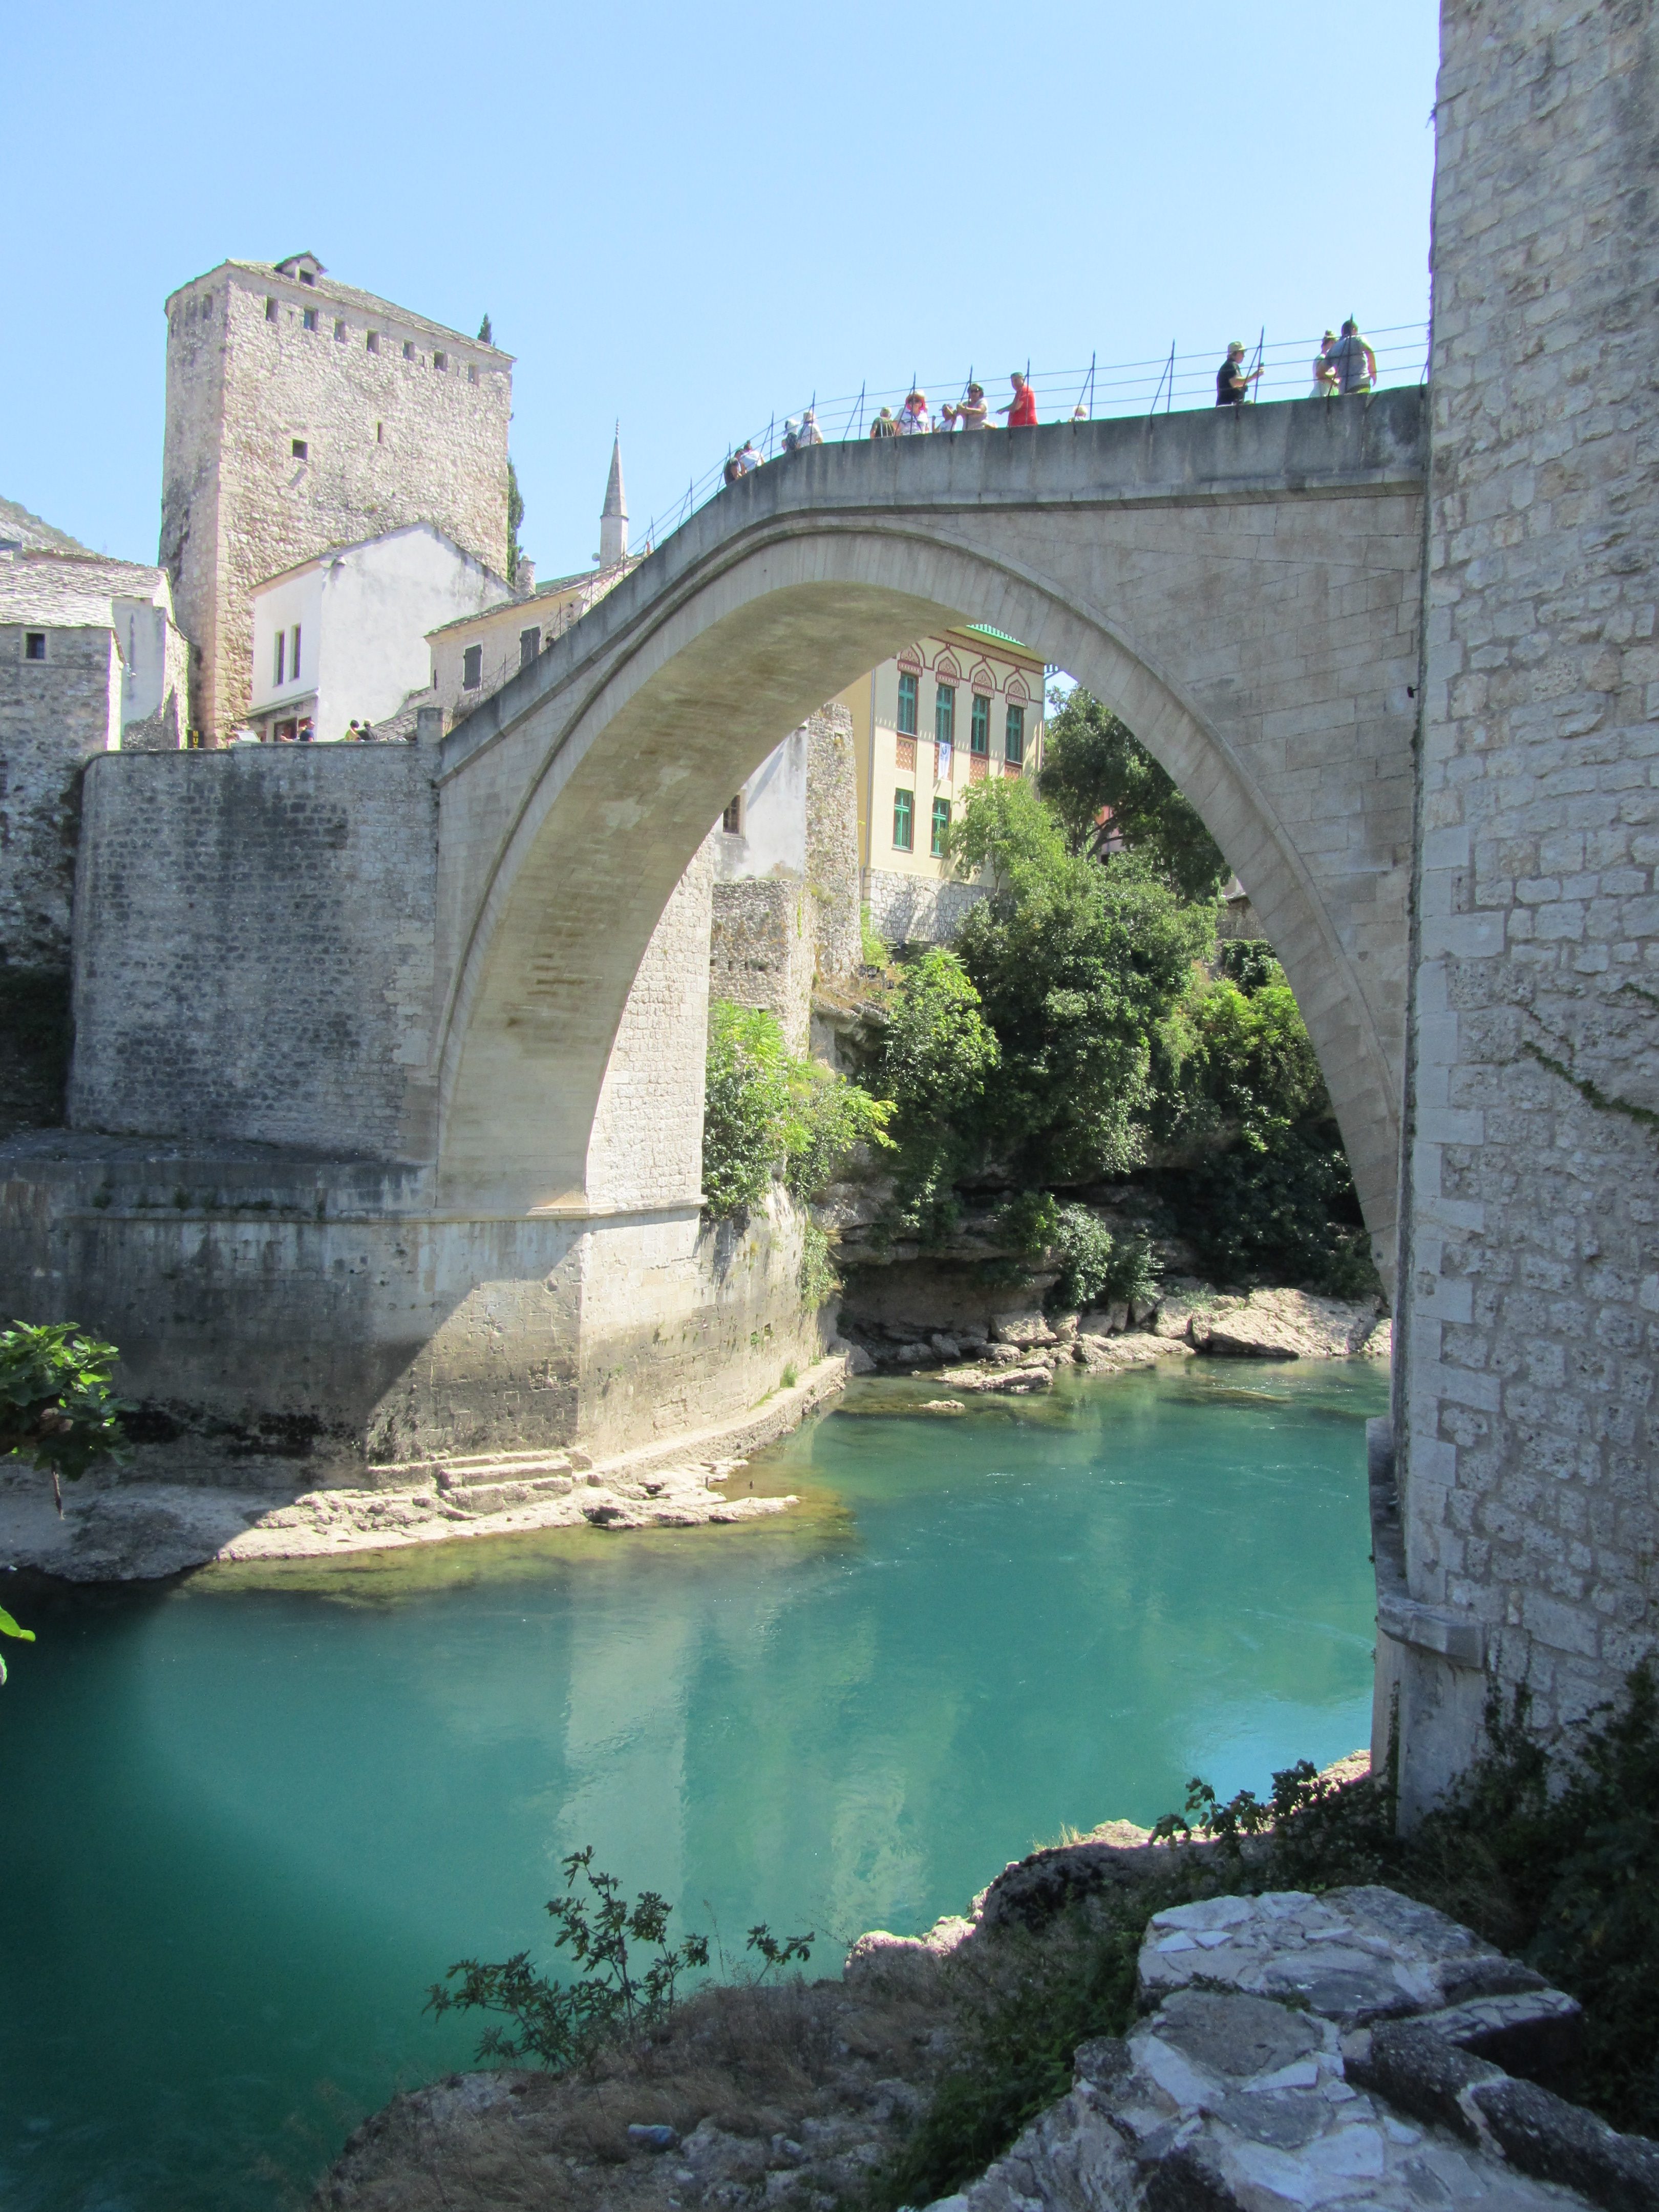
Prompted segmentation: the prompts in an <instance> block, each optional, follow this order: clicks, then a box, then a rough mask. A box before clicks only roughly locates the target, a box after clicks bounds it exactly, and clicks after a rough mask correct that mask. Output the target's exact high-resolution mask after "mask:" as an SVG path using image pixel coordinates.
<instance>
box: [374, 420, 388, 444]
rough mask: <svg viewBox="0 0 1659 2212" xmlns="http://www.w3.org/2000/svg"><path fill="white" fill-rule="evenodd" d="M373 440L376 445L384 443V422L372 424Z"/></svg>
mask: <svg viewBox="0 0 1659 2212" xmlns="http://www.w3.org/2000/svg"><path fill="white" fill-rule="evenodd" d="M374 442H375V444H376V445H377V446H383V445H385V443H386V424H385V423H384V422H377V423H376V424H375V425H374Z"/></svg>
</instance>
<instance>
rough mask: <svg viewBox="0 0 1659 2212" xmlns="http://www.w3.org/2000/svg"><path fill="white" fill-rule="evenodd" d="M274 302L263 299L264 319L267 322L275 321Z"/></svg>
mask: <svg viewBox="0 0 1659 2212" xmlns="http://www.w3.org/2000/svg"><path fill="white" fill-rule="evenodd" d="M265 320H266V321H267V322H268V323H274V322H275V321H276V301H275V300H267V301H265Z"/></svg>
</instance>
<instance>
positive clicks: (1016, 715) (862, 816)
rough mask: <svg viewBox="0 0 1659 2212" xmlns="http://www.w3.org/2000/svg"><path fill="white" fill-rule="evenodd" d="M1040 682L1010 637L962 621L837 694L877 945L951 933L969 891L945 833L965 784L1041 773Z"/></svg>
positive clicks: (1038, 667) (1028, 656) (1034, 663)
mask: <svg viewBox="0 0 1659 2212" xmlns="http://www.w3.org/2000/svg"><path fill="white" fill-rule="evenodd" d="M1044 674H1045V671H1044V667H1043V664H1042V661H1041V660H1040V659H1038V658H1037V657H1036V654H1035V653H1031V652H1030V651H1029V650H1028V649H1027V648H1026V647H1024V646H1023V645H1021V644H1019V643H1018V641H1016V640H1015V639H1013V638H1011V637H1006V636H1005V635H1003V634H1002V632H1001V631H1000V630H994V629H984V628H982V627H981V625H979V624H978V623H969V624H967V625H966V626H964V627H963V629H950V630H945V631H944V632H943V633H942V634H941V635H939V636H938V637H925V638H921V639H920V640H918V641H917V642H916V643H915V645H912V646H907V647H905V649H904V651H903V652H902V653H899V654H897V655H896V657H895V658H894V659H891V660H884V661H883V663H882V664H881V665H880V667H878V668H873V669H872V670H871V671H870V673H869V675H868V676H861V677H860V678H859V679H858V681H857V682H856V683H855V684H848V687H847V689H846V690H844V691H843V692H842V693H841V694H840V695H839V697H838V699H837V702H836V703H837V704H838V705H840V706H843V707H845V708H847V709H848V712H849V713H850V714H851V715H852V717H853V732H854V759H855V761H856V763H857V768H858V787H859V829H858V836H859V864H860V870H861V872H862V894H863V897H864V901H865V903H866V905H867V906H868V908H869V909H870V920H871V923H872V927H874V928H875V930H876V932H877V933H878V935H880V936H882V937H884V938H887V939H890V940H892V941H901V940H902V939H928V940H931V941H933V942H935V943H938V942H941V941H943V940H945V939H949V938H951V937H952V936H954V934H955V933H956V927H957V922H958V921H960V919H961V916H962V912H963V909H964V908H966V907H967V906H968V905H969V904H970V903H971V902H972V901H973V900H974V899H975V897H976V896H979V893H978V891H977V890H976V888H975V886H974V885H973V884H959V883H957V882H956V881H955V880H954V879H953V878H952V876H951V866H950V863H949V862H948V861H947V860H945V857H944V854H943V852H942V847H943V844H944V839H945V830H946V829H948V828H949V826H950V824H951V823H952V822H953V821H954V820H956V819H957V817H958V815H959V814H960V813H961V811H962V807H963V802H964V800H965V799H967V796H968V794H969V792H970V791H971V790H972V789H973V787H974V786H975V784H978V783H983V782H985V781H987V780H988V779H989V778H991V777H994V776H1007V775H1025V774H1027V773H1029V772H1031V771H1033V770H1035V769H1036V768H1037V767H1038V766H1039V765H1040V763H1041V761H1042V703H1043V679H1044Z"/></svg>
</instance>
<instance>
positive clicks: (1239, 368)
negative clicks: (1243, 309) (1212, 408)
mask: <svg viewBox="0 0 1659 2212" xmlns="http://www.w3.org/2000/svg"><path fill="white" fill-rule="evenodd" d="M1260 375H1261V370H1260V369H1259V368H1249V369H1247V368H1245V366H1244V341H1243V339H1242V338H1235V339H1234V340H1233V342H1232V343H1231V345H1230V346H1229V347H1228V349H1227V358H1226V360H1225V361H1224V362H1222V364H1221V366H1220V368H1218V369H1217V371H1216V373H1215V404H1216V405H1217V406H1218V407H1242V406H1243V404H1244V402H1245V399H1246V398H1247V397H1248V396H1249V389H1250V386H1252V385H1253V384H1254V383H1255V380H1256V379H1257V377H1258V376H1260Z"/></svg>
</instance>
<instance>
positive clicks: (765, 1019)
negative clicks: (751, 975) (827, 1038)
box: [702, 1000, 891, 1220]
mask: <svg viewBox="0 0 1659 2212" xmlns="http://www.w3.org/2000/svg"><path fill="white" fill-rule="evenodd" d="M890 1113H891V1109H890V1106H889V1105H888V1104H887V1103H886V1102H885V1101H884V1100H882V1099H878V1098H872V1097H871V1096H870V1094H869V1093H868V1092H867V1091H863V1090H861V1089H860V1087H859V1085H857V1084H854V1083H849V1082H848V1081H847V1079H845V1077H843V1076H839V1075H835V1074H832V1073H830V1072H829V1069H828V1068H822V1067H817V1066H814V1065H813V1063H812V1062H811V1060H799V1059H797V1058H796V1057H795V1055H794V1054H793V1053H791V1052H790V1050H789V1048H788V1047H787V1044H786V1043H785V1042H784V1038H783V1031H782V1030H781V1029H780V1027H779V1026H778V1022H777V1018H776V1017H775V1015H773V1014H769V1013H768V1012H765V1011H764V1010H763V1009H762V1008H759V1007H755V1006H733V1005H732V1004H731V1003H730V1001H728V1000H716V1001H715V1003H714V1006H711V1007H710V1009H709V1017H708V1072H707V1076H706V1079H705V1088H704V1094H703V1128H702V1187H703V1192H704V1195H705V1197H706V1198H707V1200H708V1212H709V1213H710V1214H711V1216H712V1217H713V1218H714V1219H715V1220H726V1219H729V1218H732V1216H734V1215H736V1214H739V1213H742V1212H744V1211H745V1210H746V1209H747V1208H748V1207H750V1206H757V1205H759V1204H760V1202H761V1201H762V1200H763V1199H764V1198H765V1196H766V1195H767V1193H768V1192H769V1189H770V1188H771V1186H772V1182H773V1180H774V1177H775V1176H779V1175H781V1176H782V1177H783V1179H784V1181H785V1182H786V1183H787V1186H788V1188H789V1190H790V1191H791V1193H792V1194H793V1195H794V1196H795V1197H797V1198H801V1199H807V1198H811V1197H812V1196H814V1195H815V1194H817V1192H818V1191H819V1190H821V1189H822V1188H823V1186H824V1185H825V1184H826V1183H827V1182H829V1181H830V1180H831V1179H832V1177H833V1176H834V1174H835V1171H836V1168H837V1167H838V1166H839V1165H840V1164H841V1163H842V1160H844V1159H845V1158H846V1157H847V1155H848V1153H849V1152H852V1151H853V1150H854V1147H855V1146H859V1145H860V1144H874V1145H884V1144H885V1143H886V1142H887V1138H886V1127H887V1121H888V1119H889V1116H890Z"/></svg>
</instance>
